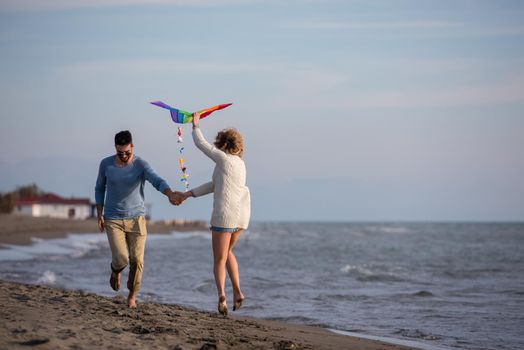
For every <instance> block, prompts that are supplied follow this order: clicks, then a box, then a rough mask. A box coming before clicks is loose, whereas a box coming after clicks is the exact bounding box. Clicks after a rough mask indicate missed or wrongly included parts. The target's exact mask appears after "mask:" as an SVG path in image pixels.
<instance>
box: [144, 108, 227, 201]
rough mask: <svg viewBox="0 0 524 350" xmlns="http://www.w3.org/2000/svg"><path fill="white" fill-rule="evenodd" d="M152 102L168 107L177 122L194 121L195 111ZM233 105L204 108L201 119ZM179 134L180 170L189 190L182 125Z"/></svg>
mask: <svg viewBox="0 0 524 350" xmlns="http://www.w3.org/2000/svg"><path fill="white" fill-rule="evenodd" d="M151 104H153V105H155V106H158V107H162V108H165V109H168V110H169V112H170V113H171V119H173V121H174V122H175V123H178V124H187V123H192V122H193V113H189V112H186V111H183V110H181V109H178V108H174V107H171V106H168V105H166V104H165V103H164V102H162V101H154V102H151ZM231 105H232V103H226V104H222V105H216V106H213V107H210V108H206V109H203V110H201V111H199V112H200V119H202V118H205V117H207V116H208V115H210V114H211V113H213V112H214V111H218V110H220V109H224V108H226V107H229V106H231ZM177 136H178V140H177V143H178V144H179V145H180V149H179V152H180V157H179V158H178V162H179V164H180V171H181V172H182V175H181V176H180V181H181V182H182V183H183V184H184V187H185V189H186V191H188V190H189V180H188V178H189V174H188V173H187V168H186V165H185V160H184V157H183V156H182V154H183V151H184V146H183V145H182V144H183V143H184V140H183V139H182V127H181V126H179V127H178V130H177Z"/></svg>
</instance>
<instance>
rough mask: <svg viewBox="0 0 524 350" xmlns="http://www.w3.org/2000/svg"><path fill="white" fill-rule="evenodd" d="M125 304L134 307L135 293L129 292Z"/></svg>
mask: <svg viewBox="0 0 524 350" xmlns="http://www.w3.org/2000/svg"><path fill="white" fill-rule="evenodd" d="M127 306H129V307H130V308H131V309H136V294H135V293H131V292H129V296H128V297H127Z"/></svg>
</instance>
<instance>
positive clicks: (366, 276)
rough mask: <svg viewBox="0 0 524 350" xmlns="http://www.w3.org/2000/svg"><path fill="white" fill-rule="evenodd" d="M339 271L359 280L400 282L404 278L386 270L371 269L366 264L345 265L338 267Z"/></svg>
mask: <svg viewBox="0 0 524 350" xmlns="http://www.w3.org/2000/svg"><path fill="white" fill-rule="evenodd" d="M340 272H342V273H344V274H348V275H350V276H352V277H354V278H355V279H356V280H357V281H361V282H401V281H405V280H406V279H405V278H403V277H402V276H400V275H398V274H394V273H391V272H386V271H373V270H371V269H370V268H368V267H366V265H363V266H358V265H345V266H343V267H341V268H340Z"/></svg>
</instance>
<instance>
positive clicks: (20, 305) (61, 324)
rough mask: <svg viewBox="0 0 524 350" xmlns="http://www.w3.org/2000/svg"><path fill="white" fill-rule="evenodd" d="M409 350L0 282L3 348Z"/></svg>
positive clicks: (323, 332)
mask: <svg viewBox="0 0 524 350" xmlns="http://www.w3.org/2000/svg"><path fill="white" fill-rule="evenodd" d="M28 348H35V349H131V348H136V349H177V350H181V349H358V350H401V349H411V348H408V347H404V346H400V345H392V344H387V343H384V342H381V341H374V340H367V339H361V338H356V337H347V336H343V335H338V334H334V333H332V332H329V331H327V330H324V329H322V328H318V327H310V326H300V325H291V324H285V323H281V322H276V321H268V320H259V319H252V318H247V317H235V316H228V317H227V318H224V317H222V316H219V315H218V314H216V313H209V312H201V311H196V310H192V309H189V308H183V307H180V306H177V305H167V304H159V303H149V302H148V303H144V304H139V305H138V308H137V309H129V308H128V307H127V305H126V300H125V299H124V298H122V297H121V296H117V297H115V298H107V297H102V296H98V295H95V294H91V293H85V292H83V291H68V290H61V289H55V288H50V287H46V286H37V285H25V284H19V283H12V282H5V281H0V349H28Z"/></svg>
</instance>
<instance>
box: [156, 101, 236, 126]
mask: <svg viewBox="0 0 524 350" xmlns="http://www.w3.org/2000/svg"><path fill="white" fill-rule="evenodd" d="M151 104H153V105H155V106H158V107H162V108H165V109H168V110H169V112H170V113H171V119H173V121H174V122H175V123H179V124H186V123H191V122H192V121H193V116H192V113H189V112H186V111H183V110H181V109H178V108H174V107H171V106H169V105H166V104H165V103H164V102H162V101H154V102H151ZM231 105H232V103H226V104H222V105H216V106H213V107H210V108H206V109H203V110H201V111H199V112H200V113H201V115H200V119H202V118H205V117H207V116H208V115H210V114H211V113H213V112H214V111H218V110H221V109H224V108H226V107H229V106H231Z"/></svg>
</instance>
